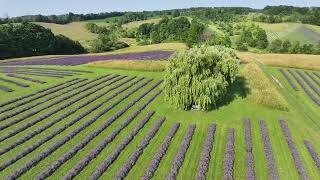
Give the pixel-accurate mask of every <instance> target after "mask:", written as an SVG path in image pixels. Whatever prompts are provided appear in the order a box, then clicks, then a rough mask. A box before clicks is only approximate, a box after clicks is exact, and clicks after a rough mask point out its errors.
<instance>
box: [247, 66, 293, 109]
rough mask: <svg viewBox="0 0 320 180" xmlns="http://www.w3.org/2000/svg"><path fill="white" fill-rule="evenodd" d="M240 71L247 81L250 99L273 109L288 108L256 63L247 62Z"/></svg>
mask: <svg viewBox="0 0 320 180" xmlns="http://www.w3.org/2000/svg"><path fill="white" fill-rule="evenodd" d="M241 73H242V75H243V76H244V77H245V79H246V82H247V86H248V89H249V95H248V99H249V100H250V101H253V102H254V103H256V104H259V105H262V106H267V107H271V108H274V109H279V110H285V111H287V110H288V103H287V101H286V100H285V98H284V97H283V96H282V95H281V93H280V92H279V91H278V90H277V88H276V87H275V86H274V85H273V84H272V83H271V82H270V80H269V78H268V77H267V76H266V74H265V73H264V72H263V71H262V69H261V68H260V67H259V66H258V65H257V64H256V63H249V64H247V65H246V66H245V67H244V68H243V70H242V72H241Z"/></svg>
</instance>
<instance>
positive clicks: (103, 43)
mask: <svg viewBox="0 0 320 180" xmlns="http://www.w3.org/2000/svg"><path fill="white" fill-rule="evenodd" d="M125 47H129V45H128V44H126V43H125V42H121V41H118V38H117V37H116V36H114V35H108V34H99V36H98V38H97V39H95V40H93V41H92V44H91V49H90V51H91V52H94V53H99V52H105V51H111V50H115V49H122V48H125Z"/></svg>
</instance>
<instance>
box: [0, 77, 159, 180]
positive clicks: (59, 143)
mask: <svg viewBox="0 0 320 180" xmlns="http://www.w3.org/2000/svg"><path fill="white" fill-rule="evenodd" d="M160 83H162V81H158V82H157V83H155V84H154V85H152V86H151V87H150V88H149V89H147V90H146V91H145V92H143V93H142V94H141V95H140V96H138V97H136V98H135V99H134V100H132V101H131V102H130V103H128V104H127V105H126V106H125V107H124V108H122V109H120V110H119V111H117V112H116V113H115V114H113V115H112V116H111V117H110V118H108V119H107V120H106V121H105V122H104V123H106V124H111V123H112V122H113V121H115V120H116V119H117V118H118V117H120V116H121V115H122V114H123V113H125V112H126V111H127V110H128V109H129V108H130V107H132V106H133V105H134V104H136V103H137V102H138V101H139V100H141V99H142V98H143V97H144V96H146V95H147V94H148V93H149V92H150V91H152V90H153V89H154V88H156V87H157V86H158V85H159V84H160ZM140 88H141V87H140ZM138 89H139V88H135V89H134V91H137V90H138ZM160 93H161V91H160V92H158V94H160ZM128 96H129V95H128V94H126V95H124V99H126V98H127V97H128ZM122 100H123V99H120V102H121V101H122ZM120 102H119V100H118V101H116V102H114V103H112V104H110V105H109V106H108V107H107V109H104V110H103V111H102V112H101V113H97V114H96V115H95V116H94V117H93V118H90V119H89V120H88V121H86V122H85V123H83V124H81V125H80V126H78V127H77V128H76V129H75V130H74V131H72V132H70V133H69V134H68V135H66V136H65V137H63V138H62V139H60V140H58V141H56V142H55V143H54V144H53V145H52V146H50V147H48V148H47V149H46V150H44V151H42V152H41V153H39V154H38V156H35V157H33V158H31V159H30V160H29V161H28V162H27V163H26V164H24V165H23V166H22V167H20V168H18V169H16V170H15V171H14V172H13V173H12V174H10V175H9V179H16V178H19V177H20V176H21V175H23V174H24V173H26V172H27V171H28V170H29V169H30V168H31V167H33V166H34V165H36V164H38V163H39V162H40V161H41V160H43V159H44V158H46V157H48V156H49V155H50V154H51V153H52V152H54V151H55V150H57V149H58V148H60V147H61V146H62V145H64V144H65V143H66V142H68V141H69V140H70V139H72V138H73V137H74V136H76V135H77V134H79V133H80V132H81V131H82V130H84V129H85V128H87V127H88V126H89V125H91V124H92V123H93V122H95V121H96V120H97V119H98V118H99V117H101V116H102V115H103V114H104V113H105V112H107V111H109V110H110V109H112V108H113V107H114V106H115V105H117V104H119V103H120ZM0 169H1V165H0Z"/></svg>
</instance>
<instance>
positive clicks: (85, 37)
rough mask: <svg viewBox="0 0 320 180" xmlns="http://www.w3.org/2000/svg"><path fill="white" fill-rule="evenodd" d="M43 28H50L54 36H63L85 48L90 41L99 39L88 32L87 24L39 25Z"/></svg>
mask: <svg viewBox="0 0 320 180" xmlns="http://www.w3.org/2000/svg"><path fill="white" fill-rule="evenodd" d="M37 24H39V25H41V26H43V27H46V28H49V29H51V30H52V32H53V33H54V34H62V35H65V36H67V37H69V38H70V39H73V40H76V41H79V42H80V43H81V44H82V45H83V46H85V47H87V46H88V41H90V40H93V39H95V38H96V37H97V35H96V34H93V33H90V32H89V31H87V30H86V28H85V25H86V22H73V23H69V24H66V25H60V24H54V23H37Z"/></svg>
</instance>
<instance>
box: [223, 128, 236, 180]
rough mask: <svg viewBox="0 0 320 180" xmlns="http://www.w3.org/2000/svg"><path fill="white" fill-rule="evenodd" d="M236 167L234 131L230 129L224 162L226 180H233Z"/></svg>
mask: <svg viewBox="0 0 320 180" xmlns="http://www.w3.org/2000/svg"><path fill="white" fill-rule="evenodd" d="M233 166H234V129H233V128H229V129H228V137H227V145H226V156H225V159H224V161H223V177H224V179H225V180H231V179H233Z"/></svg>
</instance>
